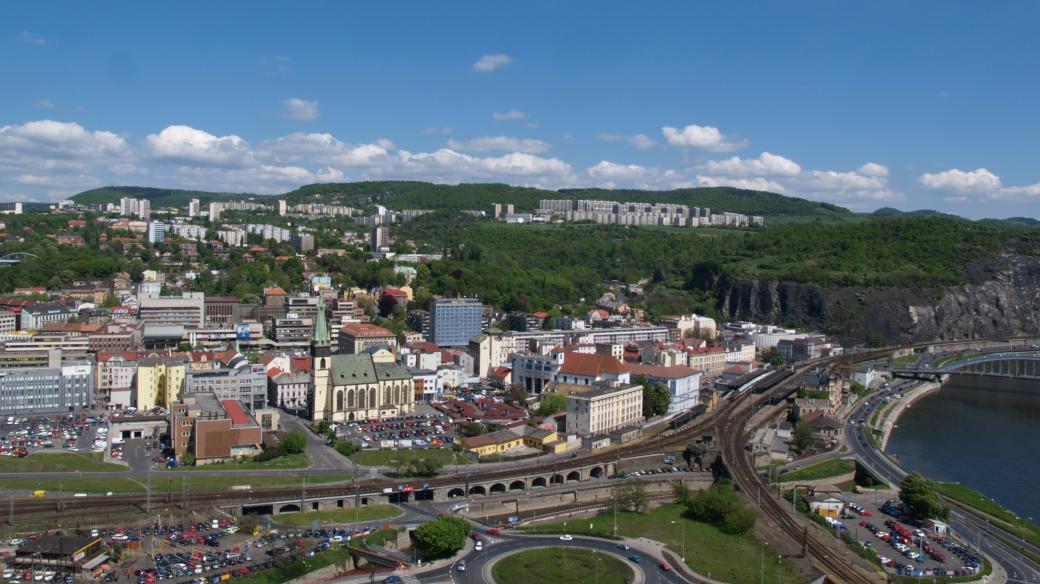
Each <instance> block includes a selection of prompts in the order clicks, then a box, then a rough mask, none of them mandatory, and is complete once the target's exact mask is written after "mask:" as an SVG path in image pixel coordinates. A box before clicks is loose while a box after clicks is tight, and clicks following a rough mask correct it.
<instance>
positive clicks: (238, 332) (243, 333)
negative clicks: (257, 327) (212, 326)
mask: <svg viewBox="0 0 1040 584" xmlns="http://www.w3.org/2000/svg"><path fill="white" fill-rule="evenodd" d="M235 338H236V339H238V340H240V341H248V340H249V324H248V323H241V324H238V325H236V326H235Z"/></svg>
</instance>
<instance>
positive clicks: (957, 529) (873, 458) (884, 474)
mask: <svg viewBox="0 0 1040 584" xmlns="http://www.w3.org/2000/svg"><path fill="white" fill-rule="evenodd" d="M889 391H890V392H892V393H898V392H899V391H905V388H903V387H900V386H896V387H893V388H892V389H891V390H889ZM878 395H879V396H881V395H883V394H880V393H879V394H878ZM869 401H870V402H872V403H873V406H874V407H876V406H877V403H878V400H877V399H874V398H871V399H870V400H869ZM872 412H873V410H872V409H871V408H870V406H868V405H867V403H866V402H864V403H863V404H861V405H860V406H859V407H858V408H857V409H856V410H855V411H854V412H853V413H852V415H850V416H849V418H850V419H852V420H858V419H859V418H860V417H867V419H868V420H869V416H870V415H872ZM845 432H846V443H847V444H848V445H849V448H850V449H851V451H852V452H853V453H854V454H855V455H856V456H857V457H858V458H859V459H860V461H861V462H863V463H864V464H865V465H866V466H867V467H868V468H870V469H871V470H872V471H873V472H874V473H875V474H877V475H878V478H881V479H883V480H885V481H887V482H889V483H891V484H894V485H898V484H899V483H900V481H902V480H903V477H905V476H906V475H907V474H908V473H907V471H905V470H903V469H902V468H901V467H900V466H899V465H897V464H896V463H894V462H892V460H891V459H890V458H888V457H887V456H885V455H884V454H883V453H880V452H878V451H877V450H875V449H874V448H873V447H871V446H870V442H869V441H867V437H866V432H867V426H861V425H859V424H858V423H857V424H855V425H852V424H849V425H846V427H845ZM949 525H950V528H951V529H952V530H953V531H954V533H956V534H958V535H959V536H960V537H961V539H963V540H965V541H966V542H968V543H970V544H972V545H973V546H975V547H978V546H979V544H980V543H981V547H982V550H983V551H984V552H985V553H986V554H987V555H989V556H990V557H991V558H992V559H993V560H995V561H996V562H997V563H999V564H1000V565H1002V566H1003V567H1004V569H1005V570H1007V574H1008V582H1015V583H1023V584H1037V583H1040V565H1038V564H1037V563H1036V562H1034V561H1032V560H1031V559H1030V558H1028V557H1026V556H1024V555H1022V553H1021V550H1020V549H1019V543H1018V540H1017V539H1016V537H1015V536H1014V535H1013V534H1010V533H1007V534H1006V538H1007V539H1009V540H1011V541H1015V542H1016V543H1015V545H1014V546H1012V547H1009V546H1008V545H1006V544H1004V543H1003V542H1001V541H999V540H997V539H995V538H994V537H991V536H989V535H987V534H990V533H992V532H994V531H997V529H996V528H995V527H993V526H991V525H989V523H988V522H986V521H984V520H982V519H979V518H978V517H976V516H974V515H971V514H968V513H964V512H962V511H960V510H958V509H957V508H953V509H952V510H951V512H950V521H949ZM1005 533H1006V532H1005ZM1025 549H1026V550H1028V551H1030V552H1031V553H1033V554H1035V555H1038V556H1040V548H1037V546H1035V545H1032V544H1030V543H1029V542H1026V543H1025Z"/></svg>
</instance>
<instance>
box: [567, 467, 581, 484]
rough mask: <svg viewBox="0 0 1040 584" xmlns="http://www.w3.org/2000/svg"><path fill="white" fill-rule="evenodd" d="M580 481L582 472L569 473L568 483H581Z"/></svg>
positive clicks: (573, 471)
mask: <svg viewBox="0 0 1040 584" xmlns="http://www.w3.org/2000/svg"><path fill="white" fill-rule="evenodd" d="M580 480H581V472H580V471H576V470H572V471H571V472H569V473H567V482H568V483H569V482H573V481H580Z"/></svg>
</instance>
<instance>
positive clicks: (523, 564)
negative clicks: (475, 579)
mask: <svg viewBox="0 0 1040 584" xmlns="http://www.w3.org/2000/svg"><path fill="white" fill-rule="evenodd" d="M647 560H648V561H653V559H652V558H647ZM638 572H639V574H638V577H637V574H636V571H634V570H633V569H632V568H631V567H630V566H629V565H628V564H626V560H623V559H621V558H618V557H616V556H614V555H613V554H610V553H607V552H601V551H596V550H591V549H585V548H578V547H540V548H532V549H528V550H524V551H519V552H515V553H512V554H509V555H506V556H502V557H501V558H498V559H496V560H495V561H494V563H493V564H492V565H491V574H492V576H493V577H494V581H495V582H496V583H497V584H528V583H530V582H539V583H540V584H639V583H640V582H642V581H643V580H644V578H643V576H642V571H638Z"/></svg>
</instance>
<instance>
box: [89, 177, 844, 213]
mask: <svg viewBox="0 0 1040 584" xmlns="http://www.w3.org/2000/svg"><path fill="white" fill-rule="evenodd" d="M123 197H134V198H144V199H149V200H150V201H152V205H153V206H156V207H163V206H183V205H187V204H188V202H189V201H190V200H191V199H199V200H200V201H202V203H203V204H205V203H208V202H211V201H227V200H243V199H248V198H255V199H257V200H264V199H266V200H272V199H275V198H278V199H285V200H287V201H288V202H289V203H290V204H296V203H302V202H322V203H327V204H339V205H347V206H353V207H367V206H371V205H375V204H380V205H386V206H388V207H391V208H394V209H433V210H438V211H446V212H453V211H462V210H467V209H479V210H487V209H488V207H489V206H490V205H491V203H512V204H513V205H515V207H516V210H517V211H521V212H522V211H533V210H534V209H536V208H537V207H538V201H540V200H541V199H572V200H576V199H600V200H608V201H633V202H655V203H677V204H683V205H690V206H697V207H708V208H710V209H712V210H713V211H729V212H733V213H746V214H750V215H764V216H766V217H780V216H798V217H805V218H810V219H811V218H821V219H835V220H846V219H850V218H852V217H854V215H853V214H852V213H851V212H850V211H848V210H847V209H844V208H842V207H838V206H835V205H830V204H827V203H816V202H813V201H808V200H805V199H799V198H795V197H785V196H783V195H778V194H776V193H769V192H763V191H750V190H745V189H734V188H729V187H711V188H691V189H677V190H672V191H648V190H609V189H565V190H560V191H552V190H546V189H536V188H530V187H515V186H510V185H505V184H498V183H479V184H476V183H462V184H457V185H443V184H434V183H429V182H421V181H371V182H354V183H324V184H313V185H307V186H304V187H300V188H299V189H296V190H294V191H290V192H288V193H284V194H281V195H273V196H262V195H254V194H248V193H241V194H232V193H213V192H206V191H188V190H177V189H158V188H148V187H133V186H115V187H102V188H98V189H93V190H90V191H85V192H82V193H79V194H78V195H75V196H74V197H72V199H73V200H75V201H76V202H79V203H118V202H119V199H120V198H123Z"/></svg>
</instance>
